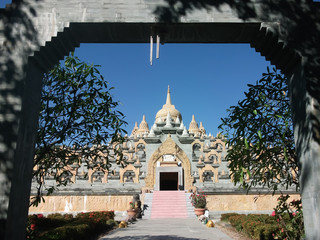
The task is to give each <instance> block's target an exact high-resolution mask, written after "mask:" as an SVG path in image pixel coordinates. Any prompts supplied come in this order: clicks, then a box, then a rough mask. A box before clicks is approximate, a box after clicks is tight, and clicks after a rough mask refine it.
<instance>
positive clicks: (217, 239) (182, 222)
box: [99, 218, 232, 240]
mask: <svg viewBox="0 0 320 240" xmlns="http://www.w3.org/2000/svg"><path fill="white" fill-rule="evenodd" d="M104 239H120V240H137V239H140V240H146V239H154V240H160V239H161V240H162V239H163V240H174V239H179V240H198V239H200V240H209V239H210V240H230V239H231V238H230V237H229V236H227V235H226V234H224V233H223V232H221V231H220V230H219V229H217V228H207V227H206V226H205V225H204V224H202V223H200V221H198V220H197V219H177V218H176V219H143V220H138V221H137V222H136V223H134V224H130V225H129V227H128V228H119V229H116V230H114V231H112V232H110V233H109V234H108V235H106V236H103V237H101V238H100V239H99V240H104ZM231 240H232V239H231Z"/></svg>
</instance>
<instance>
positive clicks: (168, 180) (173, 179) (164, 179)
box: [160, 172, 179, 191]
mask: <svg viewBox="0 0 320 240" xmlns="http://www.w3.org/2000/svg"><path fill="white" fill-rule="evenodd" d="M178 182H179V181H178V172H161V173H160V191H168V190H169V191H170V190H172V191H177V190H178V189H179V184H178Z"/></svg>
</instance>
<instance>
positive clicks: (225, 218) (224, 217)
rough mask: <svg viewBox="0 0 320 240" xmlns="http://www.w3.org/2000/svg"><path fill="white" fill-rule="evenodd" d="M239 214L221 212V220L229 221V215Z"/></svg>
mask: <svg viewBox="0 0 320 240" xmlns="http://www.w3.org/2000/svg"><path fill="white" fill-rule="evenodd" d="M236 215H239V214H238V213H223V214H221V219H220V221H222V222H226V221H229V217H231V216H236Z"/></svg>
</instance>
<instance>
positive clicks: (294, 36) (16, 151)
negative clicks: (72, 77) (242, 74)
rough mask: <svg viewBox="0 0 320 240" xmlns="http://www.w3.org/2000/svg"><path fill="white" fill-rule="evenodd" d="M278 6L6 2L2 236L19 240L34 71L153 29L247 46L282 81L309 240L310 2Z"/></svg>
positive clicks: (33, 123)
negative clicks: (84, 46)
mask: <svg viewBox="0 0 320 240" xmlns="http://www.w3.org/2000/svg"><path fill="white" fill-rule="evenodd" d="M268 4H269V5H270V6H271V7H272V6H273V7H274V8H273V9H272V8H270V6H268ZM277 7H278V5H277V3H273V1H255V0H253V1H240V2H235V3H232V2H230V1H212V3H208V2H206V3H203V4H202V3H200V2H199V4H194V2H193V1H165V0H156V1H140V0H132V1H130V2H129V1H114V2H113V3H110V1H90V2H88V1H82V0H78V1H76V0H74V1H72V2H67V1H57V0H42V1H37V0H24V1H21V0H15V1H13V4H12V6H11V7H9V8H7V9H5V10H2V9H1V11H0V14H1V17H0V45H1V46H0V51H1V55H0V56H1V58H0V64H1V71H0V79H1V80H2V83H3V84H2V85H1V88H0V91H1V97H2V96H5V97H3V98H1V101H0V104H1V107H0V119H1V124H0V134H1V138H0V141H1V142H0V146H1V148H0V160H1V164H2V166H4V167H2V168H1V169H0V171H1V172H0V174H1V176H3V177H2V179H1V180H0V186H1V197H2V199H3V200H2V202H1V204H0V218H1V219H0V220H4V221H6V219H7V221H8V224H7V226H8V227H7V239H22V238H23V236H24V227H25V220H26V217H27V212H28V201H29V194H30V183H31V178H32V168H33V155H34V152H33V151H34V150H33V148H34V144H33V143H34V138H35V133H36V128H37V114H38V109H39V101H40V91H41V79H42V76H43V73H44V72H46V71H48V70H49V69H50V68H51V67H52V66H53V65H54V64H56V63H58V61H59V60H61V59H63V57H64V56H66V55H68V53H69V52H70V51H72V50H74V48H75V47H78V46H79V44H80V43H125V42H128V43H143V42H148V39H149V37H150V34H157V33H166V36H165V37H166V42H167V43H250V44H251V46H252V47H254V48H255V49H256V51H257V52H260V53H261V55H262V56H265V57H266V59H267V60H270V61H271V63H272V64H274V65H276V67H277V68H279V69H281V70H282V71H283V72H284V73H285V74H287V75H288V76H289V78H290V80H289V88H290V94H291V99H292V103H291V104H292V108H293V118H294V124H295V141H296V146H297V153H298V156H299V160H300V163H301V177H300V178H301V182H302V198H303V203H304V216H305V223H306V224H305V226H306V232H307V238H308V239H309V238H310V239H318V238H319V236H320V230H319V229H318V228H317V226H318V225H319V224H320V217H319V216H320V204H319V203H320V200H319V199H320V197H319V194H318V192H319V189H320V182H319V181H318V177H319V174H318V173H319V171H320V167H319V166H320V164H319V161H320V155H319V152H320V151H319V149H320V137H319V131H318V129H319V123H320V120H319V119H320V113H319V103H320V99H319V96H320V94H319V92H320V87H319V86H320V82H319V59H318V57H319V55H320V54H319V48H317V46H318V42H317V41H318V39H319V27H318V26H319V16H320V14H319V4H318V3H313V1H311V0H310V1H299V2H297V1H283V3H282V2H281V6H280V4H279V10H277V11H275V10H276V9H275V8H277ZM292 11H295V12H292ZM293 13H294V14H293ZM290 17H291V18H290ZM304 17H305V18H307V21H304ZM275 20H276V23H272V22H274V21H275ZM160 22H161V23H160ZM264 22H268V23H267V24H265V23H264ZM270 22H271V24H270ZM288 25H289V26H290V27H288ZM293 25H296V26H295V27H294V26H293ZM290 32H291V35H290V37H288V36H289V33H290ZM279 37H280V39H281V40H282V41H279ZM283 41H284V42H283ZM287 43H288V45H287ZM288 46H289V47H288ZM301 57H302V58H303V59H304V61H303V62H301ZM12 166H15V167H14V168H12ZM9 196H10V201H9ZM8 202H9V208H8ZM7 216H8V218H7ZM16 219H19V221H16Z"/></svg>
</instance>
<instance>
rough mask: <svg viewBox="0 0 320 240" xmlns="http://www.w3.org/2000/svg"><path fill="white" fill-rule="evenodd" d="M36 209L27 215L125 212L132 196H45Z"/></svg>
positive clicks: (32, 208) (30, 209) (31, 209)
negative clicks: (39, 213) (40, 213)
mask: <svg viewBox="0 0 320 240" xmlns="http://www.w3.org/2000/svg"><path fill="white" fill-rule="evenodd" d="M44 198H45V202H44V203H43V202H42V203H40V204H39V205H38V207H30V208H29V214H32V213H35V212H37V213H38V212H42V213H51V212H63V213H71V212H86V211H107V210H114V211H125V210H127V209H128V208H129V202H131V201H132V195H120V196H119V195H118V196H117V195H109V196H108V195H105V196H46V197H44Z"/></svg>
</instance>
